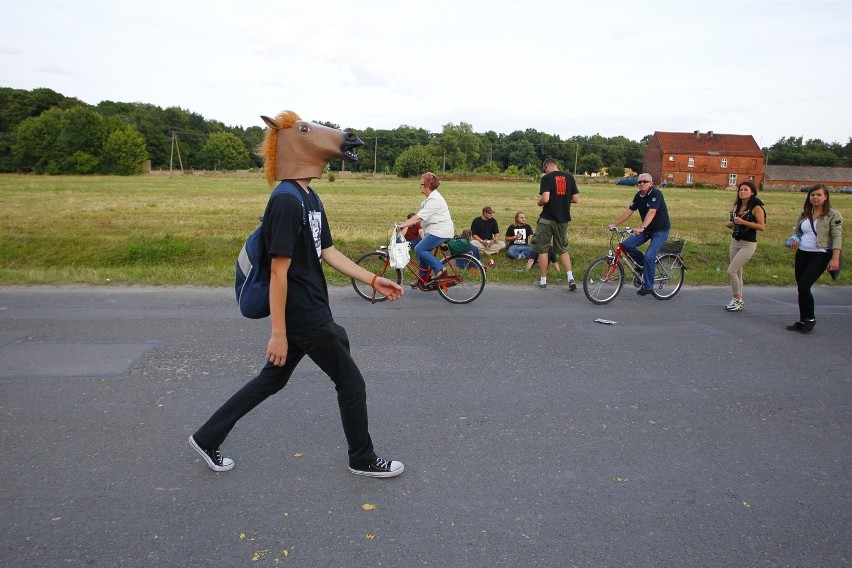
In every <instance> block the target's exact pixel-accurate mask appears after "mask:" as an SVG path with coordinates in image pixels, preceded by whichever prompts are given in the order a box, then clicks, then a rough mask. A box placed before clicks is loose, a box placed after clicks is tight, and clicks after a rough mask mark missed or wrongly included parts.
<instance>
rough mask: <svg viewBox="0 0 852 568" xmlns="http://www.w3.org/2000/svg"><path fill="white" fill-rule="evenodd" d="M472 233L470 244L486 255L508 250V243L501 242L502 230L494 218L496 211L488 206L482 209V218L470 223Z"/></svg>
mask: <svg viewBox="0 0 852 568" xmlns="http://www.w3.org/2000/svg"><path fill="white" fill-rule="evenodd" d="M470 232H471V233H472V235H473V238H472V239H471V241H470V243H471V244H472V245H473V246H475V247H476V248H477V249H479V250H480V251H481V252H484V253H485V254H494V253H497V252H500V251H501V250H503V249H504V248H506V243H504V242H503V241H501V240H500V228H499V227H498V226H497V219H495V218H494V210H493V209H491V207H489V206H487V205H486V206H485V207H483V208H482V216H480V217H477V218H476V219H474V220H473V221H471V222H470Z"/></svg>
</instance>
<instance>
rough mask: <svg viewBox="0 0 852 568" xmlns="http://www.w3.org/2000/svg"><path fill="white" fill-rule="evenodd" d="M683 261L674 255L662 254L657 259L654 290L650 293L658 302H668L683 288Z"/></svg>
mask: <svg viewBox="0 0 852 568" xmlns="http://www.w3.org/2000/svg"><path fill="white" fill-rule="evenodd" d="M683 274H684V266H683V261H682V260H681V259H680V257H679V256H678V255H676V254H664V255H662V256H658V257H657V273H656V274H655V275H654V289H653V290H651V293H652V294H653V295H654V297H655V298H657V299H658V300H668V299H669V298H671V297H672V296H674V295H675V294H677V293H678V292H679V291H680V288H681V286H683Z"/></svg>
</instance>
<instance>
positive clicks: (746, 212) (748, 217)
mask: <svg viewBox="0 0 852 568" xmlns="http://www.w3.org/2000/svg"><path fill="white" fill-rule="evenodd" d="M725 225H726V226H727V227H728V228H729V229H733V231H732V232H731V246H730V249H729V251H728V258H729V259H730V264H728V270H727V273H728V278H729V279H730V280H731V291H732V292H733V298H732V299H731V301H730V302H729V303H728V305H727V306H725V309H726V310H728V311H729V312H739V311H742V310H744V309H745V302H744V301H743V267H744V266H745V265H746V263H747V262H748V261H749V260H751V257H752V256H753V255H754V251H756V250H757V232H758V231H763V230H764V229H766V209H765V208H764V206H763V202H762V201H761V200H760V199H758V198H757V188H756V187H755V186H754V184H753V183H752V182H750V181H744V182H743V183H741V184H740V185H739V187H738V188H737V199H736V200H735V201H734V208H733V210H732V211H731V214H730V220H729V221H728V222H727V223H726V224H725Z"/></svg>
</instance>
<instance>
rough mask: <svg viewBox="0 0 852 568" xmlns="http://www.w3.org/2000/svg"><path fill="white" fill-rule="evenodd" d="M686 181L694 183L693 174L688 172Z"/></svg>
mask: <svg viewBox="0 0 852 568" xmlns="http://www.w3.org/2000/svg"><path fill="white" fill-rule="evenodd" d="M686 183H687V184H691V183H692V174H686Z"/></svg>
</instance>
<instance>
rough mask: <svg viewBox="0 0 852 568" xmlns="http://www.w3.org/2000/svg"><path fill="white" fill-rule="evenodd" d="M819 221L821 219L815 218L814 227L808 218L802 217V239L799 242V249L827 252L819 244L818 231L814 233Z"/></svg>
mask: <svg viewBox="0 0 852 568" xmlns="http://www.w3.org/2000/svg"><path fill="white" fill-rule="evenodd" d="M818 223H819V219H814V226H813V229H812V228H811V222H810V221H808V220H807V219H802V240H801V242H799V250H801V251H805V252H825V249H824V248H820V247H819V246H817V238H816V233H814V229H816V226H817V224H818Z"/></svg>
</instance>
